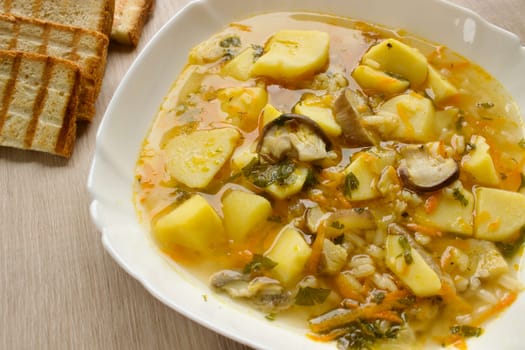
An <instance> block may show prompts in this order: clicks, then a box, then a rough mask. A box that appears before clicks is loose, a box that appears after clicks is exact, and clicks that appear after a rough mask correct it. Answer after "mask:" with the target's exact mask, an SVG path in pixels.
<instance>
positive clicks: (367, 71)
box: [352, 65, 410, 95]
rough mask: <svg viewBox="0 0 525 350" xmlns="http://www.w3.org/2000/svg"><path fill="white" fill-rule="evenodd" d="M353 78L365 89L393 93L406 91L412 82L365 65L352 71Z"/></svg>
mask: <svg viewBox="0 0 525 350" xmlns="http://www.w3.org/2000/svg"><path fill="white" fill-rule="evenodd" d="M352 78H354V79H355V81H356V82H357V83H358V84H359V86H361V88H362V89H363V90H365V91H371V92H372V93H385V94H387V95H393V94H397V93H400V92H403V91H405V90H406V89H407V88H408V87H409V85H410V82H409V81H408V80H401V79H398V78H395V77H393V76H391V75H388V74H387V73H385V72H382V71H380V70H377V69H374V68H372V67H368V66H365V65H359V66H357V67H356V68H355V69H354V71H353V72H352Z"/></svg>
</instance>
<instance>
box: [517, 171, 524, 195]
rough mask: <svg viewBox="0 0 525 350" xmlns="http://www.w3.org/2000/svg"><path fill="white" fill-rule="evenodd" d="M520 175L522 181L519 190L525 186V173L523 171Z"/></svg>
mask: <svg viewBox="0 0 525 350" xmlns="http://www.w3.org/2000/svg"><path fill="white" fill-rule="evenodd" d="M520 176H521V182H520V188H518V191H521V189H522V188H525V175H523V173H521V174H520Z"/></svg>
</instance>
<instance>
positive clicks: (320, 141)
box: [257, 113, 336, 163]
mask: <svg viewBox="0 0 525 350" xmlns="http://www.w3.org/2000/svg"><path fill="white" fill-rule="evenodd" d="M331 146H332V143H331V141H330V139H329V138H328V136H326V134H325V133H324V132H323V130H322V129H321V128H320V127H319V125H318V124H317V123H316V122H314V121H313V120H312V119H310V118H308V117H305V116H303V115H300V114H292V113H287V114H282V115H281V116H279V117H277V118H276V119H274V120H272V121H271V122H269V123H268V124H266V125H265V126H264V128H263V130H262V134H261V138H260V139H259V142H258V144H257V152H258V153H259V154H260V155H261V156H262V157H263V158H264V159H265V160H267V161H268V162H270V163H275V162H278V161H279V160H282V159H284V158H287V157H288V158H295V159H297V160H299V161H302V162H311V161H316V160H322V159H325V158H333V157H334V156H336V155H335V153H334V152H330V148H331Z"/></svg>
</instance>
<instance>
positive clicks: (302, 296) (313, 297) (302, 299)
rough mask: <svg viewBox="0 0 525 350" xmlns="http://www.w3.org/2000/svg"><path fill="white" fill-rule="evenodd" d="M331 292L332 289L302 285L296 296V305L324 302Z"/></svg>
mask: <svg viewBox="0 0 525 350" xmlns="http://www.w3.org/2000/svg"><path fill="white" fill-rule="evenodd" d="M329 294H330V289H325V288H312V287H301V288H299V292H298V293H297V295H296V296H295V305H301V306H312V305H316V304H322V303H324V301H325V300H326V298H328V295H329Z"/></svg>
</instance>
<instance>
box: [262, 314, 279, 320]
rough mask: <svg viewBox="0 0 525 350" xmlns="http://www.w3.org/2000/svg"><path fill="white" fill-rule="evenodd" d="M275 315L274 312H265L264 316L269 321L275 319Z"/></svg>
mask: <svg viewBox="0 0 525 350" xmlns="http://www.w3.org/2000/svg"><path fill="white" fill-rule="evenodd" d="M275 316H277V315H276V314H275V313H273V312H270V313H269V314H266V315H265V316H264V318H266V319H267V320H269V321H275Z"/></svg>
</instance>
